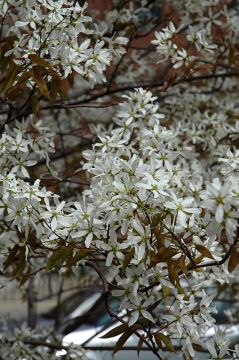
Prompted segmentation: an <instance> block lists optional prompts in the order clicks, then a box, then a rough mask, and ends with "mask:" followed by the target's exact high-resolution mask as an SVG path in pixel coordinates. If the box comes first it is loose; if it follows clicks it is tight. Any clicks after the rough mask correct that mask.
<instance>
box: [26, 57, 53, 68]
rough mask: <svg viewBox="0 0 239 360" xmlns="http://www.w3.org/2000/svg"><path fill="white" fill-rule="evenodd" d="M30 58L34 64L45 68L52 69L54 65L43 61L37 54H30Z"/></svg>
mask: <svg viewBox="0 0 239 360" xmlns="http://www.w3.org/2000/svg"><path fill="white" fill-rule="evenodd" d="M28 57H29V59H31V61H32V62H34V63H35V64H37V65H40V66H43V67H52V65H51V64H50V63H49V62H48V61H46V60H44V59H42V58H41V57H40V56H38V55H36V54H30V55H28Z"/></svg>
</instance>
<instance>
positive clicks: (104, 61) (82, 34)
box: [0, 0, 127, 87]
mask: <svg viewBox="0 0 239 360" xmlns="http://www.w3.org/2000/svg"><path fill="white" fill-rule="evenodd" d="M86 7H87V6H86V5H84V6H80V5H78V3H75V4H73V2H72V1H63V0H61V1H57V2H56V1H52V0H28V1H21V0H20V1H18V2H15V1H13V2H10V1H7V2H6V1H5V0H2V1H1V2H0V8H1V9H2V10H1V15H2V16H3V19H4V20H5V22H6V24H5V27H4V30H5V36H12V35H14V37H16V39H15V41H14V44H13V47H12V48H10V49H9V50H8V51H6V52H5V56H9V55H12V56H13V58H14V61H15V62H16V63H17V64H19V65H21V66H23V67H24V68H31V65H32V61H31V55H37V56H38V57H40V58H41V59H45V60H46V61H47V63H48V64H49V66H50V67H53V69H55V70H57V72H58V73H59V74H60V75H61V76H62V77H67V76H68V75H69V74H71V73H72V72H76V73H77V74H79V76H80V77H81V79H82V81H83V82H84V81H86V82H87V84H89V85H90V86H91V87H93V86H94V84H96V83H101V82H102V81H105V76H104V72H105V69H106V66H107V65H109V64H110V62H111V60H112V55H115V54H122V53H124V49H123V46H124V45H125V44H126V42H127V40H126V39H125V38H123V37H113V36H112V37H110V38H106V37H105V38H104V39H103V37H102V35H101V34H100V32H99V31H98V30H97V29H96V26H95V25H94V24H93V23H92V18H91V17H89V16H87V15H85V10H86Z"/></svg>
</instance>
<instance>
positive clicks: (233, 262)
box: [228, 245, 239, 273]
mask: <svg viewBox="0 0 239 360" xmlns="http://www.w3.org/2000/svg"><path fill="white" fill-rule="evenodd" d="M237 265H239V254H238V252H237V246H236V245H232V249H231V254H230V257H229V262H228V271H229V272H230V273H231V272H232V271H233V270H235V268H236V267H237Z"/></svg>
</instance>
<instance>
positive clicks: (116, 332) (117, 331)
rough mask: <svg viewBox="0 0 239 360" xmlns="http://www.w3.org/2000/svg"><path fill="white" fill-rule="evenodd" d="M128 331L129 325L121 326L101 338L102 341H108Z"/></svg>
mask: <svg viewBox="0 0 239 360" xmlns="http://www.w3.org/2000/svg"><path fill="white" fill-rule="evenodd" d="M126 329H128V324H127V323H125V324H121V325H119V326H117V327H115V328H114V329H112V330H110V331H109V332H107V333H106V334H104V335H103V336H101V339H108V338H111V337H115V336H117V335H120V334H122V333H123V332H124V331H125V330H126Z"/></svg>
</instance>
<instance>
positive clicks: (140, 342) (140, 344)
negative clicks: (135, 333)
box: [137, 339, 143, 356]
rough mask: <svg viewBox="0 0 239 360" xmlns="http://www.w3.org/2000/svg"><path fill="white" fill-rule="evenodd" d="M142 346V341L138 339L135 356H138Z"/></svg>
mask: <svg viewBox="0 0 239 360" xmlns="http://www.w3.org/2000/svg"><path fill="white" fill-rule="evenodd" d="M142 346H143V340H142V339H139V342H138V346H137V354H138V356H139V353H140V351H141V349H142Z"/></svg>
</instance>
